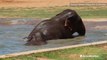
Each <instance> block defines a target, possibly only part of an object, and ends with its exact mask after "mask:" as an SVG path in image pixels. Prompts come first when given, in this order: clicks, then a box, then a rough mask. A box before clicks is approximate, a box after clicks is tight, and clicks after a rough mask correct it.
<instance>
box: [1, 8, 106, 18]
mask: <svg viewBox="0 0 107 60" xmlns="http://www.w3.org/2000/svg"><path fill="white" fill-rule="evenodd" d="M64 9H73V10H76V11H77V13H78V14H79V15H80V16H81V17H82V18H107V7H101V6H99V7H98V6H96V7H91V6H89V7H86V6H84V7H68V6H63V7H47V8H0V17H12V18H13V17H25V18H50V17H52V16H54V15H56V14H57V13H59V12H61V11H63V10H64Z"/></svg>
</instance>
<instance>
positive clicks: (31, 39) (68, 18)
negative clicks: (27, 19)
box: [26, 9, 86, 45]
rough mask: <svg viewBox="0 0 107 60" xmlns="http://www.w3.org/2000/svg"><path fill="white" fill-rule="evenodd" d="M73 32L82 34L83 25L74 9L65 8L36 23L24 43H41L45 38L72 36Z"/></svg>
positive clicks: (44, 42)
mask: <svg viewBox="0 0 107 60" xmlns="http://www.w3.org/2000/svg"><path fill="white" fill-rule="evenodd" d="M75 32H77V33H78V35H79V36H84V35H85V32H86V30H85V26H84V24H83V22H82V19H81V18H80V16H79V15H78V14H77V13H76V12H75V11H74V10H71V9H66V10H64V11H62V12H61V13H59V14H57V15H56V16H54V17H52V18H50V19H47V20H44V21H42V22H40V23H39V24H38V25H36V27H35V28H34V29H33V30H32V32H31V33H30V34H29V36H28V37H27V39H28V40H27V43H26V45H43V44H46V43H47V42H46V41H47V40H52V39H66V38H73V37H74V36H73V33H75Z"/></svg>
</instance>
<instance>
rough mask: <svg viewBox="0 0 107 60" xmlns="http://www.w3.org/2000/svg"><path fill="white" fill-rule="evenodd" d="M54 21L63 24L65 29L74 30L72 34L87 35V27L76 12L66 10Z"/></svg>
mask: <svg viewBox="0 0 107 60" xmlns="http://www.w3.org/2000/svg"><path fill="white" fill-rule="evenodd" d="M52 20H55V21H58V22H60V23H62V24H63V25H64V26H65V27H67V28H68V29H70V30H72V32H77V33H79V35H85V31H86V30H85V26H84V24H83V22H82V19H81V18H80V16H79V15H78V14H77V12H76V11H75V10H71V9H66V10H64V11H62V12H61V13H59V14H57V15H56V16H55V17H53V18H52Z"/></svg>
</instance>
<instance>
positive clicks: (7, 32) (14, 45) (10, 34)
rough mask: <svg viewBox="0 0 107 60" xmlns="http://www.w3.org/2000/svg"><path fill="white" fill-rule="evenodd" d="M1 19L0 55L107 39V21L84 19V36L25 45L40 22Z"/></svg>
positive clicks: (26, 19)
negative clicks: (27, 37)
mask: <svg viewBox="0 0 107 60" xmlns="http://www.w3.org/2000/svg"><path fill="white" fill-rule="evenodd" d="M0 21H2V24H0V55H3V54H10V53H16V52H23V51H29V50H38V49H46V48H47V49H48V48H54V47H61V46H69V45H75V44H84V43H92V42H96V41H105V40H107V29H106V28H107V27H106V26H107V21H104V22H91V21H89V22H87V21H84V23H85V26H86V29H87V32H86V36H84V37H83V36H82V37H76V38H73V39H62V40H60V39H58V40H49V41H48V44H46V45H41V46H25V45H24V44H25V43H26V40H25V39H23V38H24V37H26V36H28V35H29V33H30V32H31V31H32V29H33V28H34V26H35V25H36V24H37V23H39V22H38V21H37V20H34V19H28V18H8V19H7V18H1V19H0ZM6 21H10V22H11V23H8V24H7V25H6V23H4V22H6ZM13 21H16V22H13ZM31 21H33V22H31ZM34 21H35V23H34ZM19 22H20V23H19ZM29 22H30V23H29ZM32 23H33V24H32ZM101 27H102V28H101ZM103 27H104V28H103ZM105 27H106V28H105Z"/></svg>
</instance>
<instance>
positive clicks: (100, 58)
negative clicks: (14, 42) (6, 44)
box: [0, 44, 107, 60]
mask: <svg viewBox="0 0 107 60" xmlns="http://www.w3.org/2000/svg"><path fill="white" fill-rule="evenodd" d="M80 55H86V56H87V55H93V56H97V57H80ZM45 59H46V60H107V44H104V45H98V46H95V45H93V46H86V47H79V48H72V49H64V50H57V51H50V52H43V53H37V54H30V55H24V56H18V57H12V58H5V59H0V60H45Z"/></svg>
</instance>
